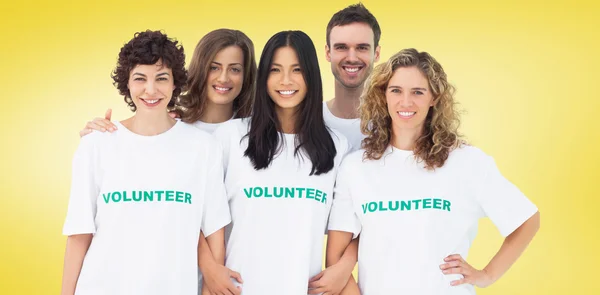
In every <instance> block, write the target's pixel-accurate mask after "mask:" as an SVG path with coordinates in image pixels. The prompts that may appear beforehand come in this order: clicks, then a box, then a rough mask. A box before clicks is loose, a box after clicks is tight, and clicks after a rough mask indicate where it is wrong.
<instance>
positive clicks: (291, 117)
mask: <svg viewBox="0 0 600 295" xmlns="http://www.w3.org/2000/svg"><path fill="white" fill-rule="evenodd" d="M276 113H277V119H278V120H279V125H280V126H281V132H283V133H287V134H294V133H296V110H295V109H279V108H277V110H276Z"/></svg>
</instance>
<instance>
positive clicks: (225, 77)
mask: <svg viewBox="0 0 600 295" xmlns="http://www.w3.org/2000/svg"><path fill="white" fill-rule="evenodd" d="M217 82H219V83H227V82H229V76H228V75H227V70H223V71H221V74H220V75H219V77H218V78H217Z"/></svg>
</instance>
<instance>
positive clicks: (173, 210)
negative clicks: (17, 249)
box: [62, 31, 230, 295]
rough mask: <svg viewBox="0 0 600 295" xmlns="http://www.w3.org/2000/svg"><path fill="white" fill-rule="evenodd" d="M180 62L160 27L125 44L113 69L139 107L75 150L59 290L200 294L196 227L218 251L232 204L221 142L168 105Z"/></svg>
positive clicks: (177, 48)
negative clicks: (179, 116) (171, 111)
mask: <svg viewBox="0 0 600 295" xmlns="http://www.w3.org/2000/svg"><path fill="white" fill-rule="evenodd" d="M184 66H185V55H184V52H183V48H182V47H181V45H178V42H177V41H175V40H172V39H170V38H168V37H167V36H166V35H165V34H163V33H161V32H158V31H156V32H153V31H145V32H140V33H136V34H135V36H134V38H133V39H131V40H130V41H129V42H128V43H127V44H125V45H124V46H123V47H122V48H121V52H120V54H119V58H118V62H117V67H116V69H115V71H114V72H113V75H112V77H113V80H114V84H115V86H116V87H117V89H119V92H120V94H121V95H123V96H124V97H125V102H126V103H127V105H128V106H129V108H130V109H131V110H132V111H133V112H134V114H133V116H132V117H131V118H128V119H126V120H123V121H121V122H116V123H115V124H116V125H117V126H118V127H119V128H118V131H116V132H113V133H101V132H93V133H92V134H90V135H89V136H86V137H84V138H83V139H82V140H81V142H80V145H79V147H78V149H77V151H76V152H75V156H74V158H73V172H72V182H71V194H70V199H69V207H68V211H67V217H66V221H65V224H64V228H63V234H65V235H67V236H68V238H67V245H66V251H65V262H64V272H63V283H62V294H63V295H66V294H69V295H72V294H116V295H119V294H123V295H125V294H127V295H137V294H139V295H141V294H144V295H147V294H151V295H163V294H188V295H192V294H193V295H196V294H198V285H197V282H198V265H199V263H198V262H199V259H198V253H199V248H200V247H199V238H200V231H202V232H203V233H204V234H205V235H206V237H207V238H206V240H207V242H208V246H209V247H210V248H211V250H212V253H213V254H214V255H215V257H214V258H213V260H217V261H222V259H223V258H222V257H223V255H224V226H225V225H227V224H228V223H229V222H230V214H229V207H228V204H227V199H226V194H225V188H224V185H223V168H222V158H221V157H222V152H221V149H220V146H219V143H218V142H217V141H216V140H215V139H214V138H213V137H212V136H210V135H209V134H207V133H206V132H203V131H201V130H199V129H198V128H196V127H194V126H193V125H190V124H187V123H184V122H182V121H179V120H175V119H173V118H171V117H170V116H169V115H168V113H167V108H168V107H169V106H173V105H174V102H175V101H176V99H177V96H178V95H179V94H180V92H181V88H182V86H183V85H184V84H185V81H186V78H187V73H186V70H185V68H184ZM172 167H177V169H176V170H173V169H172Z"/></svg>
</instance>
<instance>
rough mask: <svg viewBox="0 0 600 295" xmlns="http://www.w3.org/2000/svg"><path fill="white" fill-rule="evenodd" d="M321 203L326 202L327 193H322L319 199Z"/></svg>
mask: <svg viewBox="0 0 600 295" xmlns="http://www.w3.org/2000/svg"><path fill="white" fill-rule="evenodd" d="M321 203H327V194H326V193H323V198H322V199H321Z"/></svg>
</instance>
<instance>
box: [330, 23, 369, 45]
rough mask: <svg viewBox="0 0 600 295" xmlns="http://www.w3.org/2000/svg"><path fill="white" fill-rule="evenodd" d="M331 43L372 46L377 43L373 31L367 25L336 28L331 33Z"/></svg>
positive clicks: (348, 25)
mask: <svg viewBox="0 0 600 295" xmlns="http://www.w3.org/2000/svg"><path fill="white" fill-rule="evenodd" d="M329 42H330V43H331V44H336V43H344V44H348V45H353V44H365V43H368V44H371V46H373V45H374V43H375V35H374V34H373V30H372V29H371V27H370V26H369V25H368V24H366V23H351V24H347V25H343V26H335V27H333V28H332V29H331V32H330V33H329Z"/></svg>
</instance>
